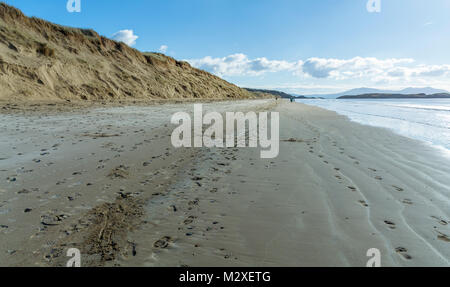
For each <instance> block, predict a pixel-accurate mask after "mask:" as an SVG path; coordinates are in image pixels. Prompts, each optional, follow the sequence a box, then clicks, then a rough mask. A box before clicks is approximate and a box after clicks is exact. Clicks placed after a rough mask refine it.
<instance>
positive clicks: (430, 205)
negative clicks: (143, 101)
mask: <svg viewBox="0 0 450 287" xmlns="http://www.w3.org/2000/svg"><path fill="white" fill-rule="evenodd" d="M245 102H247V101H244V102H242V103H241V104H239V105H238V103H236V102H226V103H212V104H210V105H208V108H209V109H218V110H220V111H222V112H223V111H231V110H232V111H237V110H241V109H242V110H245V109H248V110H254V108H255V107H254V106H255V105H254V102H252V101H248V102H249V103H248V104H246V103H245ZM260 102H261V109H268V110H269V111H271V110H273V111H278V112H280V141H281V142H280V155H279V156H278V157H277V158H275V159H267V160H262V159H260V158H259V149H251V148H239V149H237V148H231V149H208V148H201V149H178V150H174V149H172V148H171V147H170V146H169V145H168V144H167V141H169V142H170V139H169V138H170V130H171V127H170V125H167V123H170V121H169V120H167V119H166V117H168V115H169V114H170V113H171V111H172V110H177V109H179V108H180V105H173V106H154V107H131V108H130V107H124V111H122V112H123V113H122V114H120V113H119V114H118V113H117V111H115V112H113V111H112V110H109V111H108V108H107V109H106V110H105V111H104V113H99V114H94V115H92V114H91V113H89V114H88V116H87V117H88V118H87V119H86V120H85V121H80V122H76V121H75V122H73V120H74V119H73V118H71V116H68V118H67V119H66V121H62V122H58V121H57V122H55V121H50V120H49V119H48V117H50V116H44V120H43V122H45V123H47V126H46V127H48V128H51V127H53V126H55V125H56V123H57V126H59V127H66V128H68V127H71V128H70V129H69V130H70V133H68V134H66V133H67V132H64V128H61V130H60V131H58V132H57V133H56V134H54V133H52V132H50V131H47V130H41V131H39V132H40V133H43V134H46V133H49V134H51V135H52V136H56V135H57V136H58V137H55V138H54V139H55V141H56V139H57V138H60V137H61V136H64V137H65V139H61V143H57V144H59V146H57V147H55V148H54V149H56V150H54V149H48V150H47V151H41V152H40V153H42V154H45V153H46V152H49V153H50V154H49V155H47V154H46V155H40V154H39V153H38V155H34V154H32V155H30V158H29V159H26V160H25V161H22V162H18V163H16V164H12V163H9V165H10V167H11V168H12V167H14V170H16V171H18V172H16V178H17V179H16V181H14V182H7V183H5V178H10V179H11V177H12V176H14V175H13V174H12V173H13V172H10V170H11V169H10V168H8V167H7V166H6V165H5V161H4V160H2V161H0V166H1V168H0V169H1V170H3V171H0V173H1V176H2V179H3V181H4V184H5V185H2V190H1V192H0V199H1V202H2V206H1V211H2V212H1V213H0V224H2V225H5V226H6V225H8V228H6V229H5V228H2V230H0V231H1V232H2V233H0V236H2V237H4V236H6V237H4V238H5V239H6V240H2V244H1V246H0V247H1V248H0V254H1V255H0V263H1V264H0V265H4V263H5V262H8V263H9V264H6V265H15V266H17V265H18V266H55V265H56V266H63V265H64V262H65V260H66V257H65V256H64V255H65V254H64V248H67V247H71V246H78V247H83V248H84V249H83V250H84V251H85V252H87V253H88V252H89V250H90V252H91V253H92V254H84V253H83V255H82V256H83V257H82V258H84V261H83V262H85V263H86V265H85V266H365V263H366V262H367V260H368V259H369V258H368V257H367V256H366V252H367V250H368V249H369V248H378V249H379V250H380V251H381V260H382V266H448V265H449V259H450V253H449V249H448V246H449V244H450V243H449V242H450V239H449V235H450V231H449V227H450V224H449V223H450V222H449V218H450V214H449V208H448V207H449V206H450V203H449V202H450V200H449V197H450V168H449V167H447V166H448V164H447V163H448V161H446V160H445V159H443V158H441V157H439V155H438V154H437V153H435V152H434V149H431V148H430V147H427V146H426V145H425V144H422V143H420V142H418V141H416V140H412V139H409V138H405V137H403V136H400V135H397V134H394V133H393V132H391V131H389V130H385V129H383V128H377V127H370V126H364V125H361V124H358V123H355V122H352V121H350V120H349V119H347V118H346V117H345V116H342V115H339V114H337V113H335V112H333V111H328V110H324V109H321V108H318V107H314V106H308V105H306V104H300V103H295V104H289V103H287V102H285V101H278V103H277V104H278V105H277V106H271V105H272V104H270V103H264V101H260ZM272 102H273V101H272ZM181 106H182V107H183V109H187V110H190V109H192V107H191V106H190V105H189V104H185V105H181ZM136 109H137V110H136ZM139 109H143V110H141V112H140V113H136V111H139ZM230 109H231V110H230ZM150 111H152V112H150ZM97 112H98V111H97ZM131 115H133V117H132V118H131V117H130V116H131ZM150 115H151V116H150ZM46 118H47V119H46ZM100 118H101V119H102V120H101V121H100V120H99V119H100ZM35 120H36V121H37V122H35V123H34V124H35V125H37V124H39V123H40V122H39V120H37V119H35ZM20 123H22V122H21V121H20V122H19V123H16V124H19V125H18V126H19V130H21V128H24V126H22V125H20ZM14 127H15V128H17V127H16V126H14ZM79 131H83V132H89V133H90V134H91V135H92V134H94V135H95V133H97V135H98V134H101V133H102V134H103V135H110V136H111V137H103V136H102V137H97V138H96V137H92V136H87V137H86V136H82V133H80V132H79ZM8 132H9V134H8V135H10V136H12V135H14V136H15V137H17V140H19V139H20V135H21V134H25V135H27V136H28V137H29V136H32V135H31V134H29V133H30V131H28V130H26V129H24V130H22V133H17V132H15V131H13V130H10V131H8ZM116 134H117V135H118V136H115V135H116ZM47 137H48V135H47ZM37 140H39V138H37ZM45 141H46V143H45V144H46V145H50V146H51V145H52V144H53V141H52V140H48V139H46V140H45ZM18 143H19V142H16V143H9V145H11V146H13V147H14V146H15V145H17V149H16V150H15V151H16V152H19V151H21V150H23V149H25V150H30V151H32V150H35V149H36V148H38V147H34V146H32V145H31V144H30V145H29V146H26V145H25V146H22V145H19V144H18ZM38 150H41V147H40V146H39V148H38ZM86 151H89V153H90V156H88V157H86V156H87V155H88V154H87V153H86ZM82 155H83V156H82ZM34 157H36V158H40V159H41V161H40V162H38V163H36V162H30V163H28V162H29V161H31V159H32V158H33V159H34ZM80 157H83V158H84V159H81V160H78V158H80ZM153 157H155V158H153ZM107 159H108V160H107ZM100 161H101V162H100ZM2 162H3V163H2ZM49 163H52V164H50V165H48V164H49ZM94 163H95V164H94ZM11 164H12V165H11ZM93 164H94V165H93ZM91 165H92V170H91V167H90V166H91ZM98 166H100V167H101V166H104V167H102V168H100V169H99V171H96V169H97V168H98ZM21 167H24V168H23V169H21ZM4 170H8V171H4ZM29 170H33V171H32V172H25V171H29ZM55 170H58V171H55ZM110 171H115V172H113V173H112V174H113V175H114V174H115V175H117V178H113V179H112V178H110V177H108V175H109V174H111V172H110ZM27 177H29V178H28V179H26V178H27ZM49 179H51V180H50V181H51V182H50V181H49ZM46 180H47V181H49V182H46ZM53 181H54V182H53ZM58 182H61V183H60V184H59V185H55V183H58ZM89 183H90V184H91V185H88V184H89ZM31 185H37V186H38V190H33V189H32V187H31ZM23 190H26V191H28V193H19V192H20V191H23ZM24 192H25V191H24ZM130 199H132V200H131V202H130V204H128V203H127V202H125V203H124V201H128V200H130ZM134 199H136V200H137V201H134ZM117 206H122V207H124V206H125V207H126V208H125V210H127V208H128V207H130V210H129V211H130V212H129V213H127V214H128V215H129V216H130V217H126V216H125V217H121V216H123V214H122V215H120V213H119V215H118V217H115V218H116V219H118V220H119V223H120V222H125V221H124V220H123V219H127V221H126V222H129V223H130V226H121V227H124V229H125V230H126V231H127V232H125V233H121V232H117V231H115V230H114V229H111V228H110V229H108V228H106V229H103V230H102V234H105V230H107V232H106V233H108V232H109V235H111V236H109V237H107V238H109V239H108V240H110V241H113V242H115V243H117V244H118V245H117V246H118V247H117V250H115V249H114V248H112V249H111V248H110V246H108V245H107V244H106V245H105V246H102V244H101V243H99V241H87V242H86V241H85V242H84V243H83V240H82V239H83V237H84V236H85V235H86V234H98V230H97V229H95V228H94V229H89V228H90V227H89V226H96V225H95V224H94V225H92V223H91V224H90V223H89V222H83V220H85V219H86V220H88V221H89V220H91V221H92V222H94V223H95V222H97V223H99V221H100V223H103V225H101V226H113V225H114V224H117V221H112V222H108V221H104V220H103V219H104V217H102V216H100V217H99V216H98V215H102V214H103V215H104V214H113V215H114V214H115V215H117V213H114V212H113V213H108V212H111V210H112V211H114V210H115V208H116V207H117ZM99 207H107V208H106V209H105V208H99ZM25 208H30V209H31V211H29V212H24V211H23V210H25ZM70 210H72V211H70ZM93 210H94V211H95V212H92V211H93ZM105 210H106V211H105ZM3 211H8V212H6V213H4V212H3ZM68 211H69V212H68ZM75 211H76V212H75ZM105 212H106V213H105ZM7 214H8V215H7ZM83 214H88V215H90V216H92V214H94V215H97V217H94V218H92V217H89V216H87V217H86V216H82V215H83ZM30 215H31V217H33V218H32V219H31V220H30ZM62 215H65V216H67V218H66V217H64V216H62ZM11 216H12V217H13V218H15V221H14V222H7V219H8V218H11ZM43 216H44V217H43ZM128 219H130V221H128ZM42 220H47V221H46V222H47V223H51V224H55V226H50V225H49V226H47V227H45V228H43V227H42V224H39V221H42ZM4 222H6V223H4ZM83 224H86V225H87V227H86V228H88V229H87V230H89V232H87V233H86V229H84V225H83ZM74 225H75V226H74ZM38 226H40V227H39V229H38V232H37V233H35V232H31V235H32V236H31V237H29V236H30V228H36V227H38ZM119 226H120V225H119ZM5 232H6V233H5ZM96 232H97V233H96ZM80 235H82V236H80ZM13 238H15V241H17V242H13ZM44 242H46V243H45V244H44ZM95 242H97V243H95ZM100 242H102V240H100ZM86 243H87V244H86ZM96 244H97V245H96ZM99 244H100V247H105V249H102V248H100V250H99V249H95V248H94V249H92V247H93V246H94V247H95V246H97V247H99ZM93 250H96V251H97V254H96V252H93ZM12 251H14V252H12ZM30 253H31V254H33V256H31V257H30ZM99 254H101V255H99ZM109 255H113V256H112V257H108V256H109ZM99 256H100V257H99ZM102 256H103V257H102Z"/></svg>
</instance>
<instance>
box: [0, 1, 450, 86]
mask: <svg viewBox="0 0 450 287" xmlns="http://www.w3.org/2000/svg"><path fill="white" fill-rule="evenodd" d="M367 1H368V0H278V1H275V0H189V1H187V0H132V1H119V0H81V8H82V11H81V13H69V12H68V11H67V9H66V3H67V0H39V1H32V0H9V1H5V2H7V3H9V4H11V5H13V6H16V7H18V8H20V9H21V10H22V11H23V12H24V13H25V14H27V15H29V16H37V17H40V18H44V19H46V20H49V21H52V22H55V23H58V24H63V25H68V26H76V27H83V28H92V29H94V30H96V31H97V32H99V33H100V34H102V35H105V36H108V37H119V36H120V35H122V36H124V37H125V38H118V39H122V40H123V41H125V42H127V41H130V42H129V44H130V45H132V46H133V47H135V48H137V49H139V50H141V51H158V50H160V49H161V50H162V51H164V52H165V53H166V54H168V55H170V56H173V57H175V58H177V59H184V60H189V61H190V62H191V64H193V65H195V66H197V67H199V68H202V69H205V70H208V71H210V72H213V73H215V74H217V75H219V76H221V77H223V78H225V79H227V80H229V81H231V82H233V83H235V84H238V85H240V86H248V87H260V88H277V89H282V90H285V91H289V92H297V93H303V94H308V93H322V92H323V93H326V92H335V91H341V90H345V89H349V88H356V87H361V86H365V87H374V88H377V87H378V88H403V87H407V86H416V87H423V86H433V87H436V88H444V89H449V90H450V81H448V80H449V76H450V65H449V64H450V53H449V52H448V51H450V1H448V0H433V1H424V0H380V2H381V12H380V13H369V12H368V11H367V9H366V3H367ZM123 30H130V31H128V32H122V33H119V34H116V33H117V32H119V31H123ZM133 36H137V37H138V38H137V39H136V40H135V41H134V42H133V41H132V40H133ZM130 37H131V38H130Z"/></svg>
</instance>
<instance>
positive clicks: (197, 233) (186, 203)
mask: <svg viewBox="0 0 450 287" xmlns="http://www.w3.org/2000/svg"><path fill="white" fill-rule="evenodd" d="M237 151H238V150H237V149H235V148H231V149H221V150H218V151H217V152H215V153H214V155H217V156H219V157H221V158H222V159H220V158H219V159H217V158H213V157H211V156H208V154H207V155H206V156H207V158H199V159H198V160H199V161H211V162H214V164H210V166H212V167H210V168H209V170H207V173H208V174H207V175H205V174H204V173H202V175H199V172H198V171H197V169H196V168H191V169H190V171H189V172H188V173H187V176H188V178H189V185H188V186H186V187H185V188H183V189H182V190H176V191H177V194H175V196H176V197H177V202H178V203H177V205H179V206H176V207H175V206H171V210H172V211H173V212H177V213H182V214H184V217H183V219H181V220H180V223H179V225H178V227H177V230H174V231H173V232H174V233H177V234H178V236H170V235H165V236H163V237H161V238H160V239H158V240H157V241H155V242H154V244H153V247H154V248H155V249H169V250H170V247H172V246H174V245H175V243H176V242H177V241H178V240H182V241H183V242H186V243H188V244H192V245H193V250H195V249H196V248H199V247H201V246H200V243H198V239H199V238H205V239H206V240H207V238H208V237H209V233H211V232H220V231H221V230H224V229H225V226H223V225H222V224H221V223H220V221H219V220H218V219H214V218H220V217H224V216H226V214H212V215H211V214H209V215H208V216H206V214H205V212H204V211H202V208H201V206H202V204H203V203H206V202H207V201H208V202H209V203H211V204H215V203H218V202H217V200H216V199H214V198H211V197H209V196H207V195H208V194H209V195H214V194H216V193H218V192H223V190H220V189H219V188H217V187H213V186H214V184H213V183H214V182H217V181H218V180H219V179H220V178H221V177H224V176H226V175H227V174H229V173H231V169H230V163H229V162H228V161H235V160H237V157H236V154H235V153H236V152H237ZM202 156H203V157H205V155H202ZM214 165H215V166H214ZM207 182H208V183H207ZM187 191H195V192H196V193H197V194H198V196H197V197H195V198H192V197H190V196H189V195H187ZM202 194H203V196H201V195H202ZM228 194H229V195H235V194H236V192H235V191H229V192H228ZM205 223H206V224H205ZM191 238H192V239H193V240H192V241H191V240H190V239H191ZM214 255H217V256H220V257H222V258H224V259H231V258H234V259H235V260H237V258H236V257H234V256H233V255H232V252H230V251H228V250H226V249H224V248H219V249H217V250H216V251H215V252H214ZM192 256H196V253H195V251H194V252H193V253H192ZM182 266H185V265H182Z"/></svg>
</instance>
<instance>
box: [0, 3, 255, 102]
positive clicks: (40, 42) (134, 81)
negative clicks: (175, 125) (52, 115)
mask: <svg viewBox="0 0 450 287" xmlns="http://www.w3.org/2000/svg"><path fill="white" fill-rule="evenodd" d="M10 2H11V1H10ZM251 97H255V96H254V95H253V94H252V93H249V92H248V91H246V90H244V89H241V88H239V87H237V86H236V85H233V84H231V83H229V82H227V81H225V80H223V79H221V78H219V77H217V76H214V75H212V74H210V73H207V72H205V71H202V70H199V69H196V68H194V67H191V65H189V64H188V63H187V62H184V61H177V60H175V59H173V58H171V57H167V56H165V55H163V54H159V53H142V52H140V51H138V50H136V49H133V48H131V47H129V46H127V45H126V44H124V43H122V42H117V41H113V40H111V39H108V38H106V37H103V36H100V35H99V34H98V33H96V32H95V31H93V30H88V29H77V28H70V27H65V26H60V25H57V24H53V23H50V22H47V21H45V20H42V19H38V18H34V17H33V18H30V17H27V16H25V15H24V14H23V13H22V12H21V11H20V10H18V9H16V8H14V7H12V6H9V5H7V4H5V3H2V2H0V100H4V101H29V100H50V101H57V100H66V101H72V100H74V101H79V100H85V101H86V100H87V101H102V102H103V101H105V102H106V101H122V100H153V99H194V98H198V99H246V98H251Z"/></svg>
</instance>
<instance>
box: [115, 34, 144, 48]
mask: <svg viewBox="0 0 450 287" xmlns="http://www.w3.org/2000/svg"><path fill="white" fill-rule="evenodd" d="M112 38H113V39H114V40H116V41H119V42H124V43H125V44H127V45H128V46H130V47H131V46H134V45H135V44H136V40H137V39H138V38H139V37H138V36H136V35H134V32H133V30H120V31H119V32H116V33H114V35H113V36H112Z"/></svg>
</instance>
